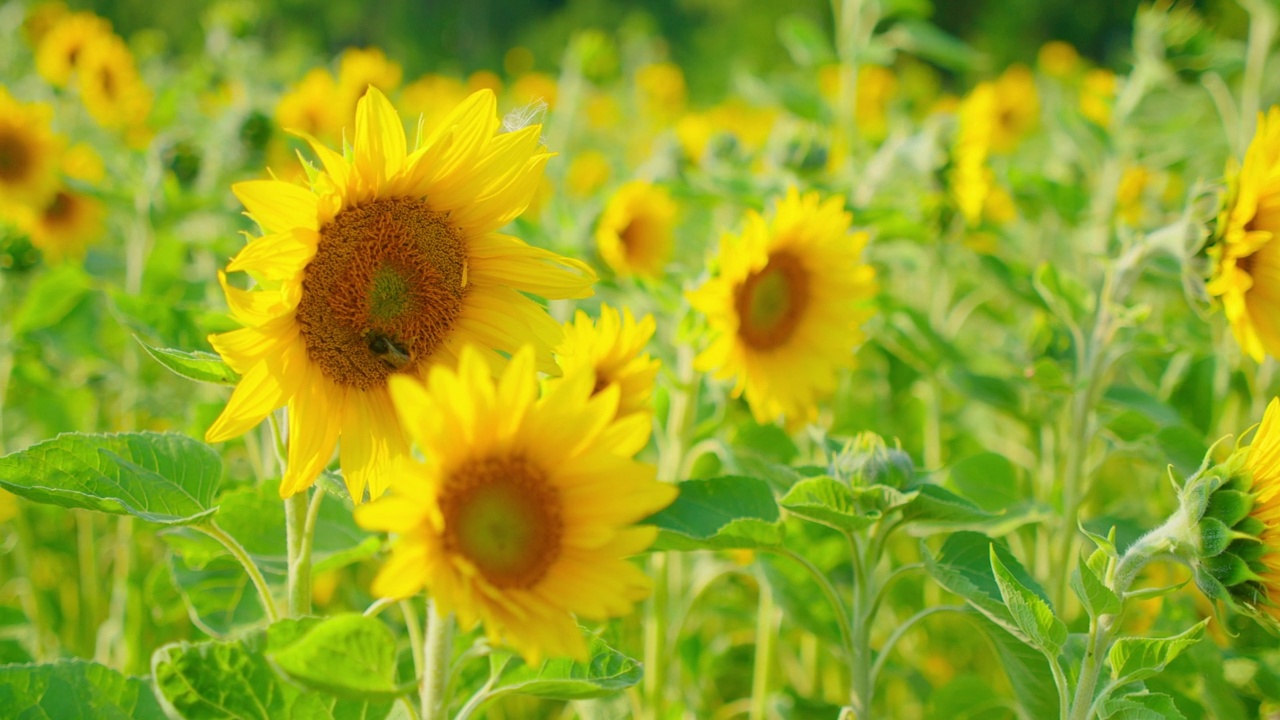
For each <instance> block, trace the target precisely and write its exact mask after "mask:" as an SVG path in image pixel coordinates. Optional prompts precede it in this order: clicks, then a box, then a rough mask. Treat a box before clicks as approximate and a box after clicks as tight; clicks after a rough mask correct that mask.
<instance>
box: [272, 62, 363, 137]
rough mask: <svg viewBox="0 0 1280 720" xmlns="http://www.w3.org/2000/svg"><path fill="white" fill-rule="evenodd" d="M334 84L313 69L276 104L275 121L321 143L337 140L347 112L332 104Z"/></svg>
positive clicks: (324, 75) (323, 70)
mask: <svg viewBox="0 0 1280 720" xmlns="http://www.w3.org/2000/svg"><path fill="white" fill-rule="evenodd" d="M337 91H338V85H337V81H335V80H334V79H333V75H331V74H330V73H329V71H328V70H325V69H324V68H312V69H311V70H310V71H308V72H307V74H306V75H304V76H303V77H302V80H300V81H299V82H298V84H297V85H296V86H294V87H293V88H292V89H291V90H289V92H286V93H285V94H284V95H283V96H281V97H280V102H279V103H278V104H277V105H276V121H277V122H278V123H280V125H281V126H282V127H286V128H289V129H290V130H294V131H296V132H302V133H306V134H307V135H311V136H313V137H317V138H320V139H322V140H332V139H336V138H337V137H338V136H339V134H340V133H341V131H342V126H343V124H344V123H346V122H347V121H349V120H350V119H351V118H349V117H346V116H345V113H346V110H345V109H344V108H343V107H339V105H338V104H337V103H335V102H333V98H334V96H335V94H336V93H337Z"/></svg>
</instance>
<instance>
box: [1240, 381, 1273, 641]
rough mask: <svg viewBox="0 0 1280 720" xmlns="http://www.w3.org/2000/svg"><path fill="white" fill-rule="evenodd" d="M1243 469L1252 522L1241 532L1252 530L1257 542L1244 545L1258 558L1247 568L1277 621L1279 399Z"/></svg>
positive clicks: (1256, 439)
mask: <svg viewBox="0 0 1280 720" xmlns="http://www.w3.org/2000/svg"><path fill="white" fill-rule="evenodd" d="M1245 467H1246V468H1247V469H1248V471H1249V476H1250V477H1251V479H1252V484H1251V487H1250V494H1251V495H1252V496H1253V508H1252V509H1251V510H1250V511H1249V518H1250V519H1251V520H1252V521H1253V522H1252V523H1249V524H1246V525H1245V527H1243V528H1241V529H1243V530H1246V531H1252V532H1251V533H1250V535H1251V536H1252V537H1256V538H1257V541H1258V542H1257V543H1256V545H1255V544H1254V543H1252V542H1250V543H1249V545H1248V546H1247V548H1248V549H1249V550H1252V553H1251V554H1253V555H1256V556H1257V557H1256V559H1255V558H1249V559H1251V560H1253V562H1251V563H1249V564H1250V565H1251V568H1250V569H1251V570H1253V571H1254V572H1255V573H1256V574H1257V579H1256V580H1255V581H1254V582H1255V583H1257V585H1256V586H1255V589H1256V590H1257V591H1258V592H1259V593H1260V594H1261V595H1263V596H1265V598H1266V602H1265V603H1263V607H1264V608H1265V610H1266V611H1267V612H1268V613H1270V614H1271V616H1272V617H1273V618H1275V619H1276V620H1280V400H1278V399H1273V400H1272V401H1271V404H1270V405H1269V406H1267V412H1266V414H1265V415H1263V416H1262V426H1261V427H1260V428H1258V434H1257V435H1256V436H1255V437H1254V440H1253V444H1252V445H1250V447H1249V459H1248V461H1247V462H1246V465H1245ZM1241 549H1242V550H1244V549H1245V548H1241Z"/></svg>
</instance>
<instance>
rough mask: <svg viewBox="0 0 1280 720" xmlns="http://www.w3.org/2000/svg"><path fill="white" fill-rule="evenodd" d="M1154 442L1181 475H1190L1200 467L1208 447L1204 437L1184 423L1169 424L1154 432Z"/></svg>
mask: <svg viewBox="0 0 1280 720" xmlns="http://www.w3.org/2000/svg"><path fill="white" fill-rule="evenodd" d="M1156 442H1157V443H1158V444H1159V445H1160V450H1161V452H1162V453H1163V456H1164V457H1167V458H1168V459H1169V463H1170V464H1172V465H1173V468H1174V469H1175V470H1177V471H1178V472H1179V473H1181V474H1182V476H1183V477H1190V476H1191V475H1192V474H1193V473H1195V471H1196V470H1198V469H1200V463H1202V462H1203V461H1204V456H1205V453H1207V452H1209V448H1208V446H1207V445H1205V444H1204V437H1203V436H1202V435H1201V434H1200V433H1199V432H1196V431H1195V430H1192V429H1191V428H1189V427H1187V426H1185V425H1171V426H1169V427H1166V428H1161V429H1160V431H1159V432H1157V433H1156Z"/></svg>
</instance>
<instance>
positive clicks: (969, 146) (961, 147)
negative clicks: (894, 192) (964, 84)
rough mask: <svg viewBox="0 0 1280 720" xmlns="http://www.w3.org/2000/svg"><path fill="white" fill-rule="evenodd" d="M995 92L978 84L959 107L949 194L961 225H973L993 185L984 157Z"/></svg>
mask: <svg viewBox="0 0 1280 720" xmlns="http://www.w3.org/2000/svg"><path fill="white" fill-rule="evenodd" d="M995 109H996V91H995V87H994V86H993V85H992V84H991V83H979V84H978V86H977V87H975V88H974V89H973V91H972V92H970V93H969V95H968V96H966V97H965V99H964V100H963V101H961V103H960V110H959V120H958V122H959V128H958V130H957V132H956V142H955V148H954V150H953V151H952V154H953V157H954V162H953V165H952V168H951V193H952V195H954V196H955V201H956V206H957V207H959V208H960V212H961V213H962V214H963V215H964V218H965V222H966V223H967V224H969V225H977V224H978V223H979V222H980V221H981V220H982V209H983V207H984V206H985V205H986V202H987V196H988V195H990V194H991V188H992V186H993V185H994V182H993V180H992V173H991V169H990V168H988V167H987V156H988V155H989V154H990V153H991V144H992V141H993V138H994V136H995V123H994V119H995Z"/></svg>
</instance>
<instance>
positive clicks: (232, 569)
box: [171, 545, 267, 637]
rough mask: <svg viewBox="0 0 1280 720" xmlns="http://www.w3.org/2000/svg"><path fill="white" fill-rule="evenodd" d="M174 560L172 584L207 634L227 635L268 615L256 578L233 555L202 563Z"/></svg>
mask: <svg viewBox="0 0 1280 720" xmlns="http://www.w3.org/2000/svg"><path fill="white" fill-rule="evenodd" d="M219 547H221V546H220V545H219ZM171 560H172V565H171V570H172V573H173V584H174V586H175V587H177V589H178V592H179V594H180V595H181V596H182V602H183V604H184V605H186V608H187V615H188V617H190V619H191V622H192V623H193V624H195V625H196V627H198V628H200V630H202V631H203V632H204V633H205V634H206V635H211V636H213V637H225V636H228V635H231V634H232V633H233V632H235V631H236V630H239V629H243V628H246V627H250V626H253V625H258V624H260V623H261V622H262V620H263V619H264V618H265V617H266V616H267V615H266V611H265V610H264V609H263V607H262V601H261V600H259V598H258V591H257V590H256V589H255V588H254V587H253V581H252V580H250V579H249V575H248V573H246V572H245V569H244V567H243V566H242V565H240V563H239V562H237V561H236V560H234V559H232V557H231V556H230V555H222V556H218V557H211V558H207V559H206V561H205V562H203V563H200V564H199V565H192V564H190V563H189V562H188V561H187V560H185V559H184V558H181V557H172V558H171Z"/></svg>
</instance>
